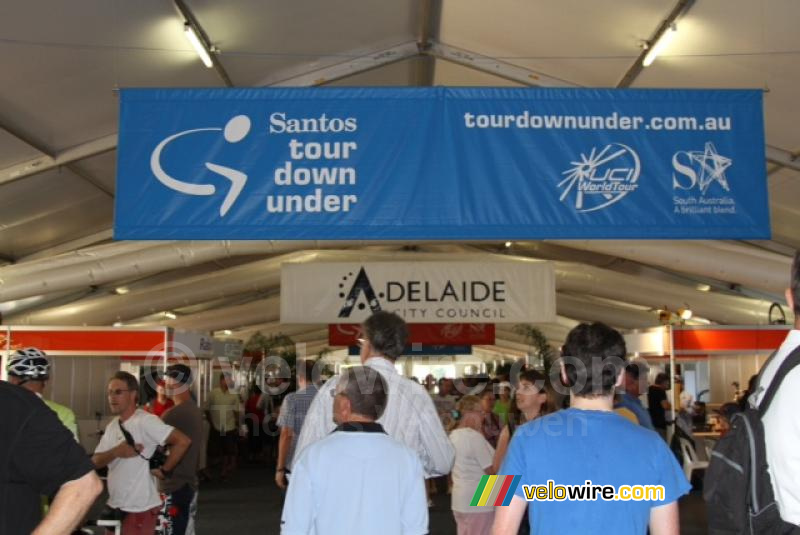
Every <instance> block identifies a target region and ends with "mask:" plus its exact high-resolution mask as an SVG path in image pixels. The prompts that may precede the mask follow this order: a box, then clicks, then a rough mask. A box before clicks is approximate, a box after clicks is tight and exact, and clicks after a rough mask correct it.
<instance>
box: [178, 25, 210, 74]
mask: <svg viewBox="0 0 800 535" xmlns="http://www.w3.org/2000/svg"><path fill="white" fill-rule="evenodd" d="M183 33H184V35H186V38H187V39H188V40H189V42H190V43H192V48H194V51H195V52H197V55H198V56H200V60H201V61H202V62H203V65H205V66H206V67H208V68H209V69H210V68H211V67H213V66H214V62H213V61H212V60H211V50H210V49H209V48H208V46H207V45H206V44H205V42H204V41H203V40H202V39H200V36H198V35H197V32H196V31H195V29H194V26H192V25H191V24H190V23H188V22H184V23H183Z"/></svg>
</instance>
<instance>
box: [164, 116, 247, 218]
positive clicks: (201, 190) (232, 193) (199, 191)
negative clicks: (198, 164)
mask: <svg viewBox="0 0 800 535" xmlns="http://www.w3.org/2000/svg"><path fill="white" fill-rule="evenodd" d="M250 126H251V123H250V118H249V117H248V116H246V115H237V116H236V117H233V118H232V119H231V120H229V121H228V122H227V124H226V125H225V127H224V128H218V127H209V128H194V129H191V130H184V131H182V132H178V133H177V134H173V135H171V136H169V137H168V138H166V139H164V140H163V141H161V143H159V144H158V145H157V146H156V148H155V149H154V150H153V153H152V154H151V155H150V170H151V171H152V172H153V174H154V175H155V176H156V178H157V179H158V180H159V182H161V183H162V184H164V185H165V186H166V187H168V188H169V189H171V190H174V191H177V192H179V193H184V194H186V195H214V194H215V193H216V192H217V187H216V186H215V185H214V184H195V183H193V182H186V181H183V180H180V179H178V178H175V177H173V176H170V175H169V174H168V173H167V172H166V171H164V168H163V167H162V165H161V153H162V152H163V151H164V149H165V148H166V147H167V146H168V145H169V144H170V143H172V142H173V141H175V140H176V139H180V138H183V137H187V136H193V135H195V134H199V133H201V132H222V137H223V138H224V139H225V141H227V142H228V143H238V142H239V141H241V140H243V139H244V138H245V137H246V136H247V134H248V133H249V132H250ZM205 167H206V169H208V170H209V171H211V172H213V173H216V174H218V175H220V176H222V177H224V178H226V179H228V180H229V181H230V183H231V186H230V189H229V190H228V193H226V194H225V198H224V199H223V200H222V205H221V206H220V208H219V215H220V217H224V216H225V214H227V213H228V210H230V208H231V206H233V203H235V202H236V199H237V198H238V197H239V194H240V193H241V192H242V190H243V189H244V186H245V184H246V183H247V175H246V174H244V173H242V172H241V171H238V170H236V169H232V168H230V167H226V166H224V165H219V164H216V163H212V162H205Z"/></svg>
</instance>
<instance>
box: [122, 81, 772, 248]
mask: <svg viewBox="0 0 800 535" xmlns="http://www.w3.org/2000/svg"><path fill="white" fill-rule="evenodd" d="M120 100H121V109H120V131H119V146H118V155H117V162H118V170H117V191H116V198H115V202H116V206H115V219H114V236H115V238H117V239H298V240H304V239H321V240H323V239H324V240H327V239H380V240H387V239H398V240H400V239H415V240H422V239H471V240H475V239H502V240H506V239H537V238H670V239H687V238H688V239H692V238H698V239H699V238H702V239H708V238H719V239H733V238H738V239H767V238H769V237H770V230H769V211H768V201H767V182H766V167H765V164H764V162H765V145H764V126H763V111H762V95H761V91H760V90H684V89H681V90H645V89H639V90H634V89H625V90H619V89H542V88H469V89H463V88H444V87H437V88H369V89H366V88H310V89H309V88H302V89H301V88H294V89H287V88H257V89H124V90H122V91H121V97H120Z"/></svg>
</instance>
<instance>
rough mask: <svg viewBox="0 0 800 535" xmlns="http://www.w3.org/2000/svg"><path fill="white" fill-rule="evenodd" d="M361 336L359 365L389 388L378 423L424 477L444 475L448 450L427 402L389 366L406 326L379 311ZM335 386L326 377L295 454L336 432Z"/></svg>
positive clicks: (448, 467) (449, 459)
mask: <svg viewBox="0 0 800 535" xmlns="http://www.w3.org/2000/svg"><path fill="white" fill-rule="evenodd" d="M362 332H363V338H360V339H359V344H360V346H361V362H362V363H363V364H364V365H365V366H369V367H370V368H373V369H375V370H376V371H378V372H379V373H380V374H381V376H383V378H384V379H385V380H386V382H387V384H388V387H389V388H388V390H389V397H388V402H387V406H386V409H385V411H384V413H383V416H381V418H380V419H379V420H378V423H380V424H381V425H382V426H383V428H384V429H385V430H386V432H387V433H388V434H389V436H391V437H392V438H394V439H396V440H398V441H400V442H401V443H403V444H405V445H406V446H408V447H410V448H411V449H413V450H414V451H416V452H417V455H419V459H420V462H421V463H422V466H423V468H424V470H425V477H428V478H430V477H437V476H442V475H445V474H447V473H449V472H450V470H451V468H452V467H453V458H454V451H453V446H452V444H451V443H450V440H448V438H447V435H446V434H445V432H444V428H443V427H442V423H441V421H440V419H439V415H438V414H437V412H436V408H435V407H434V405H433V401H432V400H431V397H430V396H429V395H428V393H427V392H426V391H425V389H424V388H423V387H422V385H420V384H419V383H417V382H415V381H412V380H411V379H408V378H406V377H403V376H401V375H400V374H398V373H397V370H396V369H395V367H394V361H395V360H396V359H397V357H399V356H400V355H401V354H402V353H403V349H404V348H405V345H406V340H407V338H408V328H407V327H406V324H405V322H404V321H403V319H402V318H400V317H399V316H398V315H396V314H392V313H389V312H384V311H379V312H376V313H375V314H373V315H372V316H370V317H369V318H368V319H367V320H366V321H365V322H364V323H363V325H362ZM338 382H339V377H333V378H331V380H330V381H328V382H327V383H325V385H324V386H323V387H322V388H320V391H319V393H318V394H317V396H316V397H315V398H314V401H313V403H312V404H311V407H310V408H309V410H308V414H307V415H306V420H305V422H304V423H303V429H302V431H301V433H300V438H299V439H298V441H297V447H296V450H295V451H296V453H297V454H300V453H301V452H302V451H303V449H305V447H306V446H308V445H309V444H311V443H313V442H316V441H317V440H320V439H321V438H323V437H325V436H326V435H327V434H329V433H330V432H331V431H333V429H334V428H335V425H334V422H333V395H334V393H335V391H336V385H337V384H338Z"/></svg>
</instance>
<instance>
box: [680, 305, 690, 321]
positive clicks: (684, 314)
mask: <svg viewBox="0 0 800 535" xmlns="http://www.w3.org/2000/svg"><path fill="white" fill-rule="evenodd" d="M678 317H680V318H681V321H686V320H690V319H692V309H691V308H689V305H686V306H685V307H684V308H679V309H678Z"/></svg>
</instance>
